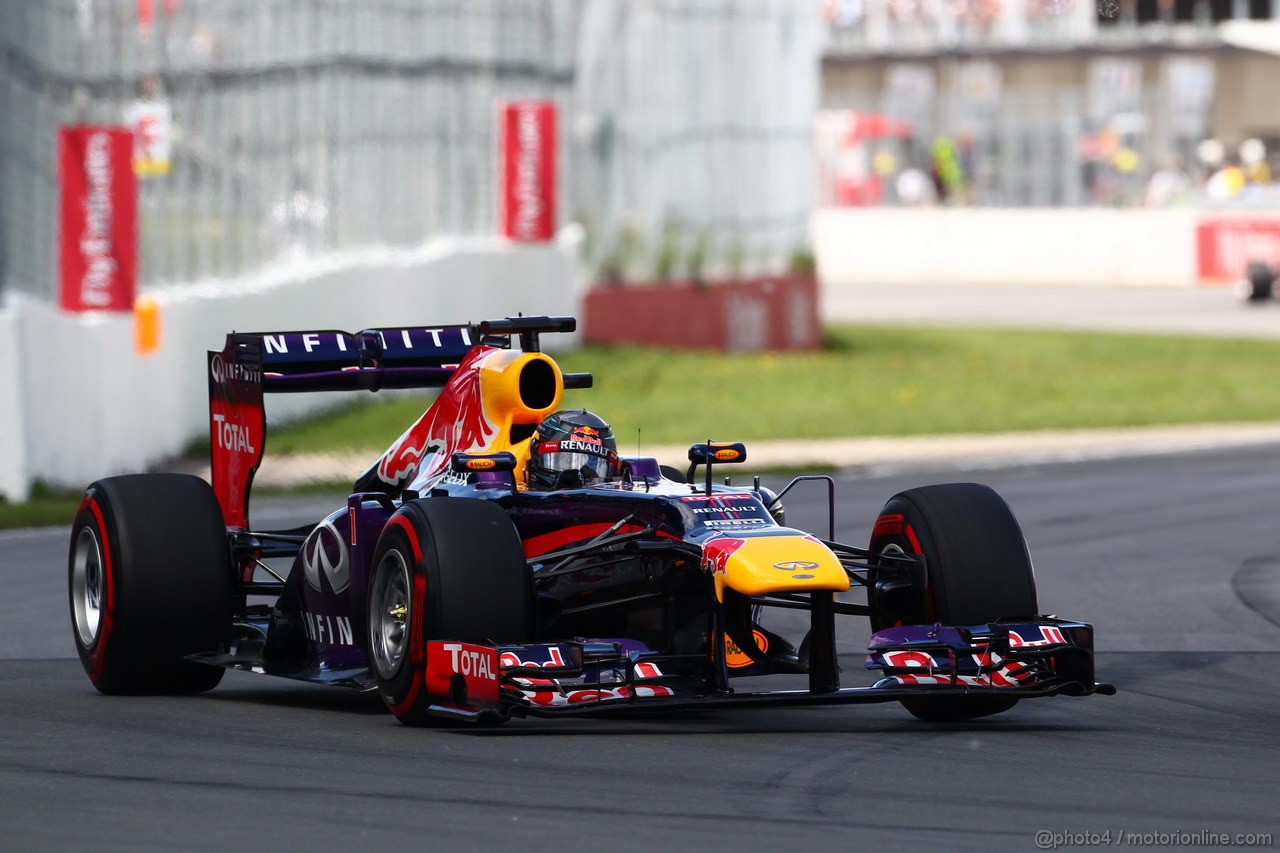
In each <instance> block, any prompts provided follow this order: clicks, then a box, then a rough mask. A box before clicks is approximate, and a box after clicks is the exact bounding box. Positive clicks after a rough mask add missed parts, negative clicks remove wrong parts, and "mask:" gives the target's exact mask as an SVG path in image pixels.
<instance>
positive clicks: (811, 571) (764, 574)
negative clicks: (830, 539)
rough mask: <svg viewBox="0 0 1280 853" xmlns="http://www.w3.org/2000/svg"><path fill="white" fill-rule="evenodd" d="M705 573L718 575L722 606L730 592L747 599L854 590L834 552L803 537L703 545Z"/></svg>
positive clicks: (743, 539) (733, 539) (719, 541)
mask: <svg viewBox="0 0 1280 853" xmlns="http://www.w3.org/2000/svg"><path fill="white" fill-rule="evenodd" d="M703 568H704V569H706V570H707V571H710V572H711V573H712V574H713V575H714V578H715V587H716V598H717V599H719V600H721V601H723V600H724V589H725V587H728V588H729V589H732V590H734V591H735V592H739V593H741V594H743V595H748V596H756V595H768V594H769V593H774V592H815V591H826V590H830V591H834V592H844V591H845V590H847V589H848V588H849V575H848V573H846V572H845V570H844V567H843V566H841V565H840V560H839V559H838V558H837V557H836V555H835V554H834V553H832V551H831V549H830V548H828V547H827V546H826V545H823V544H822V543H821V542H819V541H818V540H817V539H815V538H813V537H812V536H808V535H805V534H803V533H795V534H784V535H781V536H778V535H774V536H749V535H744V536H742V537H740V538H739V537H734V536H732V535H728V536H721V537H717V538H715V539H712V540H710V541H708V542H706V543H704V544H703Z"/></svg>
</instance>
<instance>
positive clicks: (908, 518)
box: [869, 483, 1039, 722]
mask: <svg viewBox="0 0 1280 853" xmlns="http://www.w3.org/2000/svg"><path fill="white" fill-rule="evenodd" d="M869 547H870V551H871V553H872V555H873V559H874V555H877V554H920V555H923V556H924V559H925V569H926V573H927V574H926V577H925V579H924V584H923V586H922V587H921V586H920V585H914V586H912V587H911V588H909V589H907V590H905V591H904V590H895V591H893V592H890V593H888V594H887V595H885V596H884V597H883V598H881V599H880V600H876V601H875V606H876V610H877V614H878V615H876V616H873V617H872V620H871V627H872V630H874V631H878V630H880V629H882V628H887V627H890V626H892V625H932V624H934V623H935V622H941V623H943V624H944V625H978V624H983V623H988V622H993V621H995V620H997V619H1000V618H1004V617H1012V618H1016V617H1024V616H1036V615H1037V614H1038V613H1039V606H1038V604H1037V601H1036V581H1035V574H1034V572H1033V570H1032V566H1031V558H1030V556H1029V555H1028V553H1027V545H1026V540H1025V539H1024V538H1023V536H1022V529H1021V527H1019V525H1018V521H1017V519H1016V518H1014V516H1013V513H1012V512H1011V511H1010V510H1009V506H1008V504H1006V503H1005V502H1004V499H1003V498H1001V497H1000V495H998V494H996V492H995V491H994V490H993V489H991V488H990V487H988V486H983V485H978V484H976V483H947V484H942V485H935V486H924V487H921V488H917V489H910V490H908V491H905V492H900V493H899V494H897V495H894V496H893V497H892V498H890V499H889V501H888V503H886V504H885V507H884V509H883V510H881V512H880V516H879V518H878V519H877V520H876V526H875V529H874V532H873V533H872V535H871V544H870V546H869ZM1017 701H1018V700H1017V699H1011V698H1008V697H996V696H993V697H990V698H976V699H975V698H965V699H908V700H904V701H903V703H902V704H903V705H904V706H905V707H906V709H907V710H908V711H910V712H911V713H912V714H914V715H915V716H916V717H919V718H920V719H922V720H928V721H938V722H949V721H957V720H968V719H973V718H975V717H985V716H988V715H990V714H998V713H1000V712H1001V711H1007V710H1008V709H1009V708H1012V707H1013V706H1014V704H1016V703H1017Z"/></svg>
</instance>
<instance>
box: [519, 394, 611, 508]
mask: <svg viewBox="0 0 1280 853" xmlns="http://www.w3.org/2000/svg"><path fill="white" fill-rule="evenodd" d="M617 469H618V445H617V443H616V442H615V441H614V440H613V430H612V429H610V428H609V425H608V424H607V423H605V422H604V421H603V420H602V419H600V418H599V417H597V416H596V415H593V414H591V412H588V411H587V410H586V409H576V410H573V411H566V412H556V413H555V414H554V415H551V416H549V417H548V418H547V419H546V420H544V421H543V422H542V423H540V424H538V428H537V430H535V431H534V433H533V438H532V439H531V440H530V444H529V464H528V465H527V466H526V467H525V480H526V483H527V484H528V486H529V488H531V489H572V488H578V487H581V486H586V485H590V484H591V483H596V482H608V481H609V480H612V479H613V476H614V473H615V472H616V471H617Z"/></svg>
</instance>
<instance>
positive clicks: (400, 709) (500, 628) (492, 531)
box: [365, 497, 534, 726]
mask: <svg viewBox="0 0 1280 853" xmlns="http://www.w3.org/2000/svg"><path fill="white" fill-rule="evenodd" d="M372 566H373V569H372V572H371V574H370V578H369V590H368V599H367V600H368V610H367V613H368V627H367V634H368V635H367V637H366V640H365V642H366V643H367V644H368V648H369V668H370V671H371V672H372V674H373V676H374V678H375V679H376V680H377V683H378V690H379V692H380V693H381V694H382V698H383V700H384V701H385V702H386V703H387V707H388V708H390V709H391V712H392V713H393V714H395V716H396V718H397V719H399V720H400V722H402V723H404V724H406V725H410V726H422V725H430V724H433V723H434V722H436V719H437V718H434V717H432V716H431V715H430V714H428V711H427V709H428V707H429V705H430V704H431V703H430V699H429V697H428V696H427V692H426V690H425V689H424V678H425V674H426V667H427V641H428V640H436V639H448V640H460V641H462V642H491V643H499V644H501V643H516V642H525V641H528V640H531V639H532V638H533V625H534V604H533V579H532V576H531V575H530V573H529V568H528V565H527V564H526V563H525V557H524V547H523V545H522V544H521V542H520V537H519V536H518V535H517V534H516V530H515V527H514V526H513V525H512V523H511V519H510V517H509V516H508V515H507V513H506V511H505V510H503V509H502V507H500V506H498V505H497V504H495V503H491V502H489V501H485V500H478V499H472V498H454V497H448V498H425V499H422V500H416V501H412V502H409V503H406V504H404V505H403V506H402V507H401V508H400V509H399V510H397V511H396V512H395V514H394V515H392V516H391V518H390V519H389V520H388V521H387V524H386V526H385V527H384V528H383V531H382V536H381V537H380V538H379V540H378V546H377V549H376V550H375V551H374V555H373V563H372ZM487 722H499V720H488V721H487Z"/></svg>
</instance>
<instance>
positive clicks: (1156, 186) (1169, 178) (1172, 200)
mask: <svg viewBox="0 0 1280 853" xmlns="http://www.w3.org/2000/svg"><path fill="white" fill-rule="evenodd" d="M1190 197H1191V176H1190V175H1188V174H1187V173H1186V172H1185V171H1183V170H1182V169H1180V168H1178V164H1177V163H1176V162H1175V161H1174V159H1173V158H1172V157H1166V158H1165V159H1164V161H1163V162H1162V163H1161V164H1160V168H1159V169H1156V171H1155V172H1153V173H1152V175H1151V178H1150V180H1148V181H1147V191H1146V194H1145V195H1144V196H1143V203H1144V204H1145V205H1146V206H1147V207H1169V206H1170V205H1175V204H1181V203H1183V202H1185V201H1187V200H1188V199H1190Z"/></svg>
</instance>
